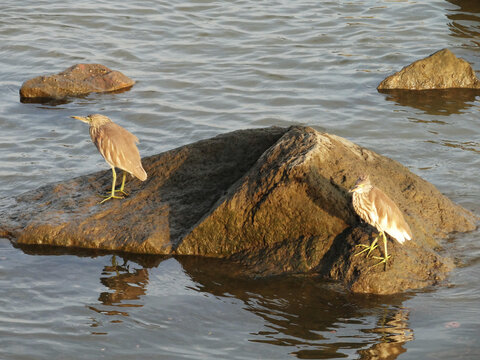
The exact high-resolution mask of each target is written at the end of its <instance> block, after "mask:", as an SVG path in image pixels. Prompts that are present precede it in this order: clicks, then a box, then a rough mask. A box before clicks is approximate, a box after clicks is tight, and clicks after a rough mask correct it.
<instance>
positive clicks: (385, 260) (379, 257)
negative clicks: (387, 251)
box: [372, 255, 392, 267]
mask: <svg viewBox="0 0 480 360" xmlns="http://www.w3.org/2000/svg"><path fill="white" fill-rule="evenodd" d="M391 257H392V255H388V256H387V257H381V256H373V258H374V259H377V260H381V261H380V262H378V263H377V264H375V265H373V266H372V267H376V266H378V265H380V264H385V266H386V265H387V261H388V259H390V258H391Z"/></svg>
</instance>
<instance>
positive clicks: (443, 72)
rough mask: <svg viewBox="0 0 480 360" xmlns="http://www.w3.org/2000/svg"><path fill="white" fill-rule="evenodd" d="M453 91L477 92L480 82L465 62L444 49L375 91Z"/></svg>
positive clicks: (386, 80)
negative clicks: (461, 89) (475, 90)
mask: <svg viewBox="0 0 480 360" xmlns="http://www.w3.org/2000/svg"><path fill="white" fill-rule="evenodd" d="M454 88H469V89H480V80H478V79H477V76H476V75H475V72H474V71H473V69H472V67H471V66H470V64H469V63H468V62H466V61H465V60H463V59H461V58H457V57H456V56H455V55H454V54H453V53H452V52H451V51H450V50H448V49H443V50H440V51H437V52H436V53H434V54H432V55H430V56H429V57H427V58H425V59H421V60H418V61H415V62H414V63H412V64H410V65H408V66H406V67H404V68H403V69H402V70H400V71H399V72H397V73H395V74H393V75H391V76H389V77H387V78H386V79H385V80H383V81H382V82H381V83H380V85H378V87H377V90H388V89H405V90H431V89H454Z"/></svg>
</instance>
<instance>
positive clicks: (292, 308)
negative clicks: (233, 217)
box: [178, 256, 413, 359]
mask: <svg viewBox="0 0 480 360" xmlns="http://www.w3.org/2000/svg"><path fill="white" fill-rule="evenodd" d="M178 261H179V262H180V263H181V264H182V267H183V269H184V270H185V272H186V273H187V274H188V275H189V276H190V277H191V279H192V280H193V281H195V283H196V286H195V287H192V288H195V289H197V290H198V291H200V292H204V293H207V294H212V295H214V296H216V297H226V298H231V297H234V298H235V299H239V300H241V301H242V302H243V304H244V306H243V308H244V309H245V310H247V311H249V312H251V313H252V314H255V315H256V316H258V317H260V318H262V319H263V320H264V326H263V328H264V329H268V331H258V332H251V333H250V338H249V341H254V342H261V343H267V344H271V345H279V346H295V347H297V349H298V350H297V351H295V352H293V353H292V354H293V355H296V356H297V357H298V358H301V359H319V358H325V357H327V356H326V355H327V354H328V358H343V357H348V355H347V354H346V353H345V352H344V351H343V350H344V349H345V347H343V348H342V346H341V344H345V341H348V339H352V338H354V339H355V338H356V339H357V340H358V338H357V336H356V335H352V333H354V332H355V325H353V327H350V328H349V325H350V326H351V325H352V324H358V319H360V318H362V319H365V318H366V317H367V316H368V317H371V318H372V319H375V318H377V320H376V324H375V323H373V324H372V325H371V326H370V328H369V326H368V325H367V324H366V322H362V325H361V326H360V328H361V330H360V329H359V330H358V331H359V332H360V333H363V334H365V333H367V334H368V333H372V334H375V335H374V336H371V340H369V341H368V343H370V344H373V345H371V348H370V349H369V350H361V349H363V348H364V347H365V342H367V340H365V341H364V342H357V341H353V342H351V343H350V342H349V343H350V344H351V345H352V347H349V350H350V351H352V350H354V349H355V346H356V348H357V349H359V351H358V352H359V354H360V356H362V357H361V358H362V359H368V356H366V355H367V354H369V353H370V354H379V353H380V352H381V353H382V354H394V353H397V352H398V353H401V352H403V351H405V350H404V349H403V346H404V344H405V343H406V342H408V341H410V340H412V339H413V336H412V335H413V334H412V332H411V330H410V329H409V326H410V324H409V323H408V312H407V311H406V310H398V308H399V307H400V306H401V304H402V302H404V301H405V300H407V299H408V297H409V296H411V295H401V296H399V295H395V296H393V297H390V296H383V297H372V296H361V295H352V294H349V293H346V292H344V291H342V290H341V289H338V287H337V286H335V285H332V283H331V282H323V281H321V280H319V279H318V278H315V277H306V276H305V277H304V276H292V277H275V278H271V277H270V278H268V279H255V280H252V279H247V278H244V277H238V273H241V272H242V269H241V268H239V267H238V266H235V265H234V264H232V263H231V262H226V261H223V260H220V259H218V260H217V259H206V258H201V257H191V256H188V257H178ZM384 304H388V305H389V306H388V309H387V308H385V312H384V313H383V314H382V313H379V311H378V309H380V308H383V307H384V306H383V305H384ZM344 330H346V332H344ZM377 334H378V336H377ZM365 336H368V335H365ZM376 338H378V340H377V339H376ZM402 350H403V351H402ZM349 354H350V356H351V352H349ZM373 358H374V357H373ZM378 358H379V359H381V357H378ZM390 358H391V359H394V357H390Z"/></svg>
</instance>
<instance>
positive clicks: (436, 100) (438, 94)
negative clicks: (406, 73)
mask: <svg viewBox="0 0 480 360" xmlns="http://www.w3.org/2000/svg"><path fill="white" fill-rule="evenodd" d="M379 92H380V93H382V94H385V95H386V97H385V100H387V101H393V102H395V103H396V104H397V105H400V106H408V107H412V108H416V109H419V110H421V111H423V112H424V113H426V114H429V115H435V116H439V115H441V116H442V115H443V116H449V115H451V114H460V113H462V112H463V111H464V110H466V109H468V108H470V107H472V106H474V105H475V99H476V97H477V96H479V95H480V91H479V90H475V89H444V90H379Z"/></svg>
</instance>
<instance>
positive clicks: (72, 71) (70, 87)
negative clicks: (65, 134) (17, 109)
mask: <svg viewBox="0 0 480 360" xmlns="http://www.w3.org/2000/svg"><path fill="white" fill-rule="evenodd" d="M134 84H135V81H133V80H132V79H130V78H129V77H127V76H125V75H124V74H122V73H121V72H119V71H115V70H110V69H109V68H108V67H106V66H104V65H100V64H77V65H73V66H72V67H69V68H68V69H66V70H65V71H62V72H61V73H59V74H56V75H48V76H38V77H36V78H33V79H30V80H27V81H25V82H24V83H23V85H22V87H21V89H20V99H21V100H22V101H29V100H34V99H40V100H41V99H63V98H65V97H68V96H81V95H86V94H89V93H92V92H112V91H119V90H127V89H129V88H131V87H132V86H133V85H134Z"/></svg>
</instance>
